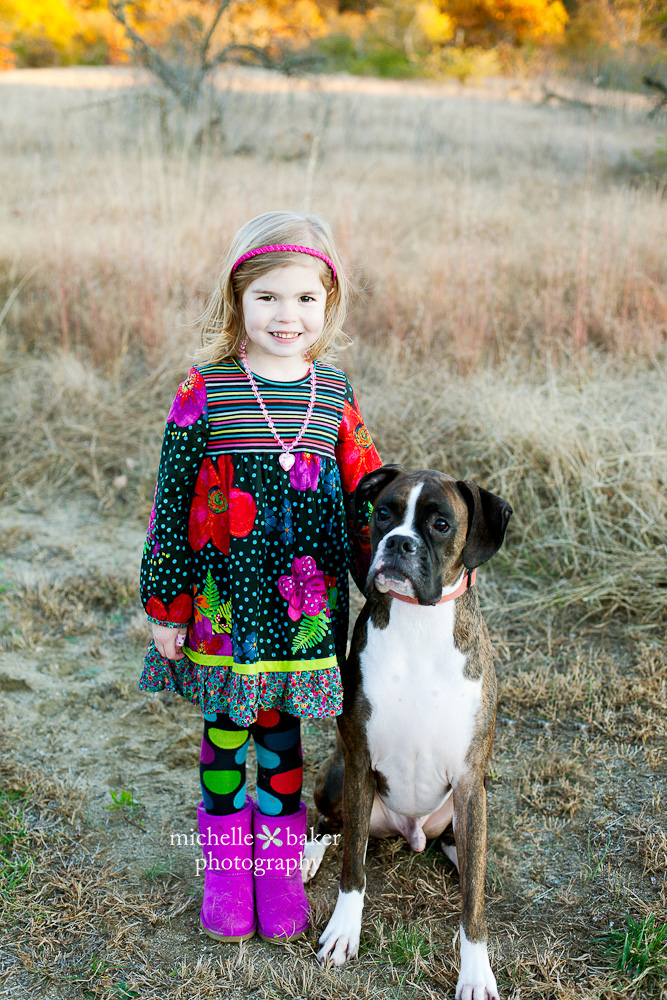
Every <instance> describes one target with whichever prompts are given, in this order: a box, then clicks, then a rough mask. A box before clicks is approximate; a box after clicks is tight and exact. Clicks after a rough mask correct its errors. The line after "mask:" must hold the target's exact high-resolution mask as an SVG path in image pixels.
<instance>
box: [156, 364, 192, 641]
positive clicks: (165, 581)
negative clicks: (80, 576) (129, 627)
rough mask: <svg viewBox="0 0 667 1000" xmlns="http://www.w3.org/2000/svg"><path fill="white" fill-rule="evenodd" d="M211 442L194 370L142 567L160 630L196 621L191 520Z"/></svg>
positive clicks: (175, 415)
mask: <svg viewBox="0 0 667 1000" xmlns="http://www.w3.org/2000/svg"><path fill="white" fill-rule="evenodd" d="M207 440H208V412H207V405H206V384H205V382H204V379H203V378H202V376H201V375H200V373H199V372H198V371H197V369H196V368H192V369H191V370H190V373H189V374H188V377H187V379H186V380H185V381H184V382H182V383H181V385H180V386H179V387H178V392H177V393H176V398H175V400H174V402H173V404H172V406H171V409H170V410H169V414H168V416H167V426H166V428H165V432H164V439H163V442H162V452H161V454H160V466H159V469H158V476H157V486H156V488H155V499H154V502H153V509H152V511H151V517H150V522H149V525H148V533H147V536H146V543H145V545H144V553H143V559H142V561H141V600H142V603H143V605H144V608H145V609H146V614H147V615H148V618H149V620H150V621H152V622H155V623H156V624H160V625H168V626H171V627H175V626H177V625H184V624H186V623H187V622H189V620H190V618H191V617H192V585H191V575H190V546H189V544H188V519H189V515H190V505H191V503H192V499H193V496H194V494H195V485H196V482H197V475H198V473H199V469H200V466H201V464H202V461H203V459H204V453H205V449H206V443H207Z"/></svg>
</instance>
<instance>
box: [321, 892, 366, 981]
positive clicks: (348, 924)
mask: <svg viewBox="0 0 667 1000" xmlns="http://www.w3.org/2000/svg"><path fill="white" fill-rule="evenodd" d="M363 908H364V894H363V892H359V891H358V890H356V889H353V890H352V892H342V890H340V889H339V890H338V902H337V903H336V909H335V910H334V911H333V913H332V915H331V920H330V921H329V923H328V924H327V926H326V929H325V931H324V933H323V934H322V936H321V938H320V944H321V945H322V947H321V948H320V950H319V951H318V953H317V957H318V959H319V961H320V962H321V963H322V965H324V964H325V963H326V962H327V961H331V962H332V963H333V964H334V965H344V964H345V962H346V961H347V960H348V959H351V958H356V956H357V955H358V953H359V938H360V936H361V912H362V910H363Z"/></svg>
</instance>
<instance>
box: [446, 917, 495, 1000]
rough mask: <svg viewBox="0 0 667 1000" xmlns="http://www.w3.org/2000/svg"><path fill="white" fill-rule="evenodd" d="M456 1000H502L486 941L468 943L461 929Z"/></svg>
mask: <svg viewBox="0 0 667 1000" xmlns="http://www.w3.org/2000/svg"><path fill="white" fill-rule="evenodd" d="M456 1000H500V998H499V996H498V986H497V984H496V977H495V976H494V974H493V972H492V971H491V965H490V963H489V953H488V950H487V947H486V941H477V942H476V943H474V942H472V941H468V938H467V937H466V934H465V931H464V930H463V927H461V971H460V973H459V981H458V983H457V984H456Z"/></svg>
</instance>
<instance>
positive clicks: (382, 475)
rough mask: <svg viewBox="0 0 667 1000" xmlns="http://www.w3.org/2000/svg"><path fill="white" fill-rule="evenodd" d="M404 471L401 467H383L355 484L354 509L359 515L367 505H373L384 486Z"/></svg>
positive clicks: (368, 473)
mask: <svg viewBox="0 0 667 1000" xmlns="http://www.w3.org/2000/svg"><path fill="white" fill-rule="evenodd" d="M402 472H405V469H404V468H403V466H402V465H383V466H381V467H380V468H379V469H374V470H373V472H367V473H366V475H365V476H363V478H362V479H360V480H359V482H358V483H357V488H356V490H355V491H354V509H355V511H356V512H357V513H358V514H359V513H361V511H362V510H363V509H364V506H365V505H366V504H367V503H371V504H374V503H375V500H376V498H377V497H379V495H380V493H381V492H382V490H383V489H384V488H385V486H389V483H391V482H393V481H394V479H396V476H400V474H401V473H402Z"/></svg>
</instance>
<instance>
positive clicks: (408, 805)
mask: <svg viewBox="0 0 667 1000" xmlns="http://www.w3.org/2000/svg"><path fill="white" fill-rule="evenodd" d="M453 633H454V601H451V602H446V603H444V604H439V605H435V607H424V606H421V605H417V606H416V605H412V604H405V603H403V602H398V601H393V602H392V605H391V613H390V621H389V625H388V626H387V628H385V629H378V628H375V626H373V625H372V624H371V623H370V622H369V623H368V633H367V644H366V648H365V649H364V650H363V652H362V654H361V671H362V687H363V690H364V693H365V695H366V697H367V698H368V701H369V702H370V705H371V715H370V719H369V721H368V724H367V727H366V736H367V740H368V748H369V752H370V757H371V764H372V766H373V768H374V769H375V770H378V771H380V772H381V774H382V775H383V776H384V777H385V778H386V780H387V784H388V789H387V792H386V793H385V794H383V795H382V798H383V800H384V801H385V803H386V804H387V805H388V806H389V808H390V809H392V810H394V812H397V813H402V814H403V815H406V816H425V815H428V814H430V813H432V812H434V811H435V810H436V809H438V808H439V806H440V805H442V803H443V802H444V800H445V798H446V797H447V795H448V794H449V791H450V788H451V785H452V783H453V782H454V781H455V779H456V777H457V775H460V774H462V773H463V772H464V771H465V769H466V767H465V763H464V760H465V756H466V753H467V751H468V748H469V746H470V741H471V739H472V735H473V731H474V726H475V719H476V717H477V713H478V711H479V708H480V705H481V697H482V681H481V679H480V680H476V681H473V680H469V679H468V678H466V677H464V675H463V669H464V666H465V656H464V655H463V654H462V653H461V652H459V650H457V649H456V647H455V645H454V634H453Z"/></svg>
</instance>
